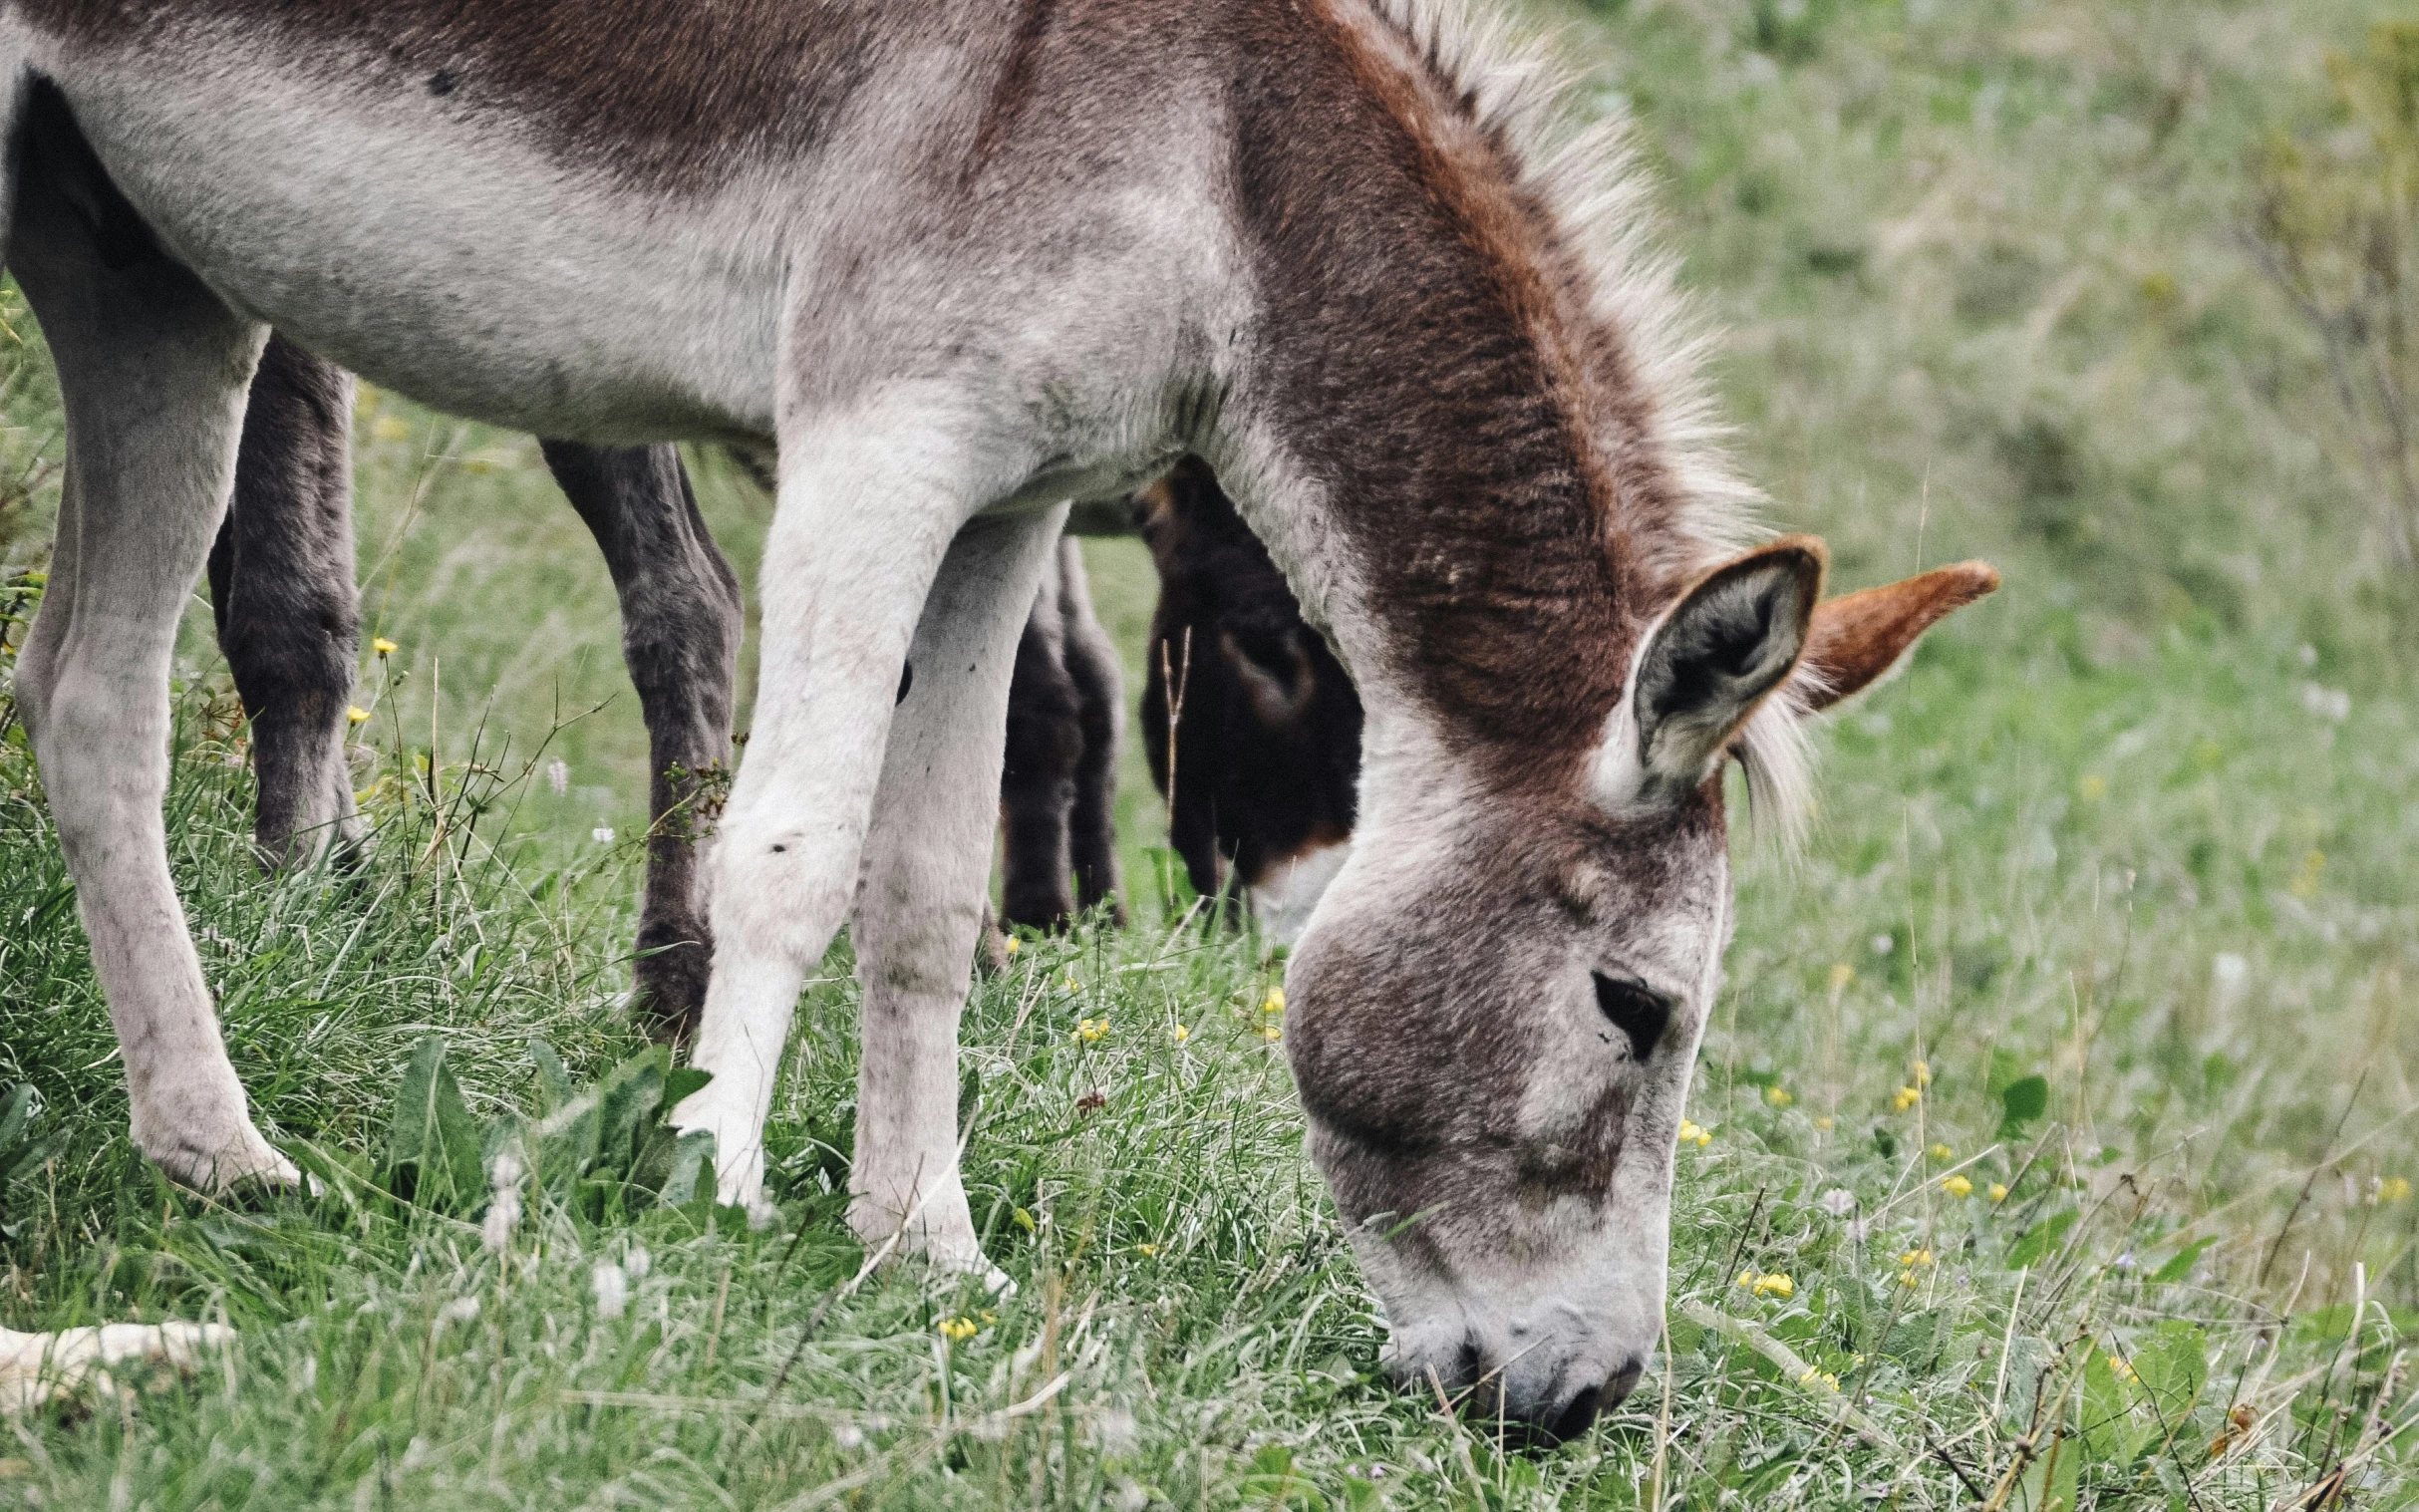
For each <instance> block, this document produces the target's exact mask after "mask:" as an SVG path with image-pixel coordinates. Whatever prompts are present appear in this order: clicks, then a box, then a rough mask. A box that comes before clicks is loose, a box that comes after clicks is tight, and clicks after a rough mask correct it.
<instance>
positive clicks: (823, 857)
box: [701, 822, 857, 971]
mask: <svg viewBox="0 0 2419 1512" xmlns="http://www.w3.org/2000/svg"><path fill="white" fill-rule="evenodd" d="M817 838H818V837H816V836H813V835H811V834H810V833H809V832H808V830H807V829H806V827H805V826H803V825H800V824H795V823H789V824H780V825H762V826H759V825H754V824H747V823H744V822H743V823H740V824H738V825H736V826H735V825H734V824H732V823H730V822H726V824H725V826H724V828H723V830H722V832H721V833H720V834H718V835H717V836H716V837H715V840H714V843H713V845H712V846H711V848H710V849H709V851H708V853H707V855H706V857H705V864H704V866H703V867H702V868H701V871H702V872H703V874H704V876H705V878H706V883H705V892H706V916H707V921H708V924H709V925H710V927H711V928H712V931H713V934H714V938H715V941H716V942H717V946H718V950H719V953H721V954H723V955H727V956H737V957H741V958H744V959H750V960H772V961H781V962H785V963H787V964H788V965H790V966H793V967H796V968H797V969H799V970H801V971H804V970H810V969H812V968H813V967H814V965H815V964H816V963H817V962H819V961H820V960H821V959H822V954H823V949H824V947H825V946H826V945H828V944H829V943H830V941H831V937H832V935H833V933H835V932H836V931H837V929H838V928H839V922H840V920H841V918H842V917H843V916H844V915H845V914H846V913H847V909H848V903H849V895H850V893H851V891H852V890H853V888H852V884H853V882H854V880H855V872H856V865H855V862H856V853H857V845H856V844H855V843H847V844H834V843H833V842H832V840H831V839H830V838H827V837H824V838H822V843H820V844H817V843H815V841H816V839H817Z"/></svg>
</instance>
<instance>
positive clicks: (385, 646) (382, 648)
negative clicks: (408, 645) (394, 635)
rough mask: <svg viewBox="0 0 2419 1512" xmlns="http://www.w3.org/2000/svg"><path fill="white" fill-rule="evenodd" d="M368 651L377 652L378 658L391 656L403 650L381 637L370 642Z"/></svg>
mask: <svg viewBox="0 0 2419 1512" xmlns="http://www.w3.org/2000/svg"><path fill="white" fill-rule="evenodd" d="M370 649H371V650H372V651H375V652H377V653H378V654H379V655H380V656H393V655H394V654H395V653H396V652H398V651H401V650H403V648H402V647H401V646H398V645H396V644H395V643H394V642H393V641H390V640H388V639H387V638H386V637H385V636H383V635H382V636H379V637H377V638H376V639H375V640H373V641H371V642H370Z"/></svg>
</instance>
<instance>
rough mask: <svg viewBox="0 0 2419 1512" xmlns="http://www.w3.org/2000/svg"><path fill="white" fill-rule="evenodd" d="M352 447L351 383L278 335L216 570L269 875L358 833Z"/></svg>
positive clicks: (213, 608) (258, 385)
mask: <svg viewBox="0 0 2419 1512" xmlns="http://www.w3.org/2000/svg"><path fill="white" fill-rule="evenodd" d="M352 438H353V375H352V374H350V373H347V372H346V371H344V370H343V369H342V368H338V367H336V366H334V365H332V364H330V363H326V362H322V361H321V360H320V359H318V358H316V357H314V356H312V355H311V354H310V353H308V352H305V351H303V350H302V349H301V348H300V347H297V346H294V345H293V344H292V343H290V342H288V341H286V340H285V339H284V338H282V337H277V336H272V337H270V338H269V344H268V349H267V350H266V351H265V352H264V353H263V354H262V355H261V359H260V367H259V370H258V371H257V373H256V374H255V375H254V377H253V379H252V395H251V401H250V408H249V409H248V410H246V412H245V414H244V422H243V440H242V444H241V446H240V447H239V449H238V450H237V453H236V460H235V492H234V498H233V502H232V503H231V504H230V506H229V507H228V509H227V516H226V520H225V522H224V523H223V524H221V525H220V526H219V529H218V539H217V541H216V543H215V544H214V545H212V546H211V548H210V562H209V575H210V612H211V614H212V616H213V617H214V618H215V619H216V620H217V624H218V645H219V648H220V650H222V651H223V652H224V653H225V655H226V659H227V666H228V668H229V669H230V670H231V671H232V672H233V673H234V675H235V691H236V693H237V695H238V696H239V697H240V698H241V699H242V700H243V707H244V712H245V714H246V715H248V716H249V717H250V720H251V726H252V765H253V770H254V771H255V773H256V774H257V779H258V785H259V806H258V808H257V810H256V812H255V815H254V818H253V838H254V841H255V843H256V844H257V845H258V847H259V852H260V861H261V864H262V865H263V866H268V867H277V866H283V865H286V864H288V863H290V862H294V861H298V860H301V859H304V858H305V857H308V856H311V855H315V854H317V853H319V851H320V850H321V849H322V848H323V847H324V846H326V845H328V844H330V843H331V842H334V843H336V844H339V845H341V846H348V847H349V846H351V845H353V844H355V843H357V842H358V841H359V839H360V837H361V821H360V819H359V817H358V816H357V815H356V814H355V812H354V808H353V779H352V774H351V772H350V771H348V770H347V769H346V766H345V757H344V747H345V729H346V723H345V710H346V708H347V707H348V704H349V702H350V700H351V696H352V691H353V658H354V656H355V653H356V648H357V645H358V641H359V635H360V629H361V594H360V590H359V589H357V588H356V587H355V586H354V583H353V448H352Z"/></svg>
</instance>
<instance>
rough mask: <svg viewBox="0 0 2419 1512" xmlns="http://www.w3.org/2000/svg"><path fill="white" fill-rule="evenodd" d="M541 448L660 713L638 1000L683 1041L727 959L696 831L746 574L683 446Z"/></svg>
mask: <svg viewBox="0 0 2419 1512" xmlns="http://www.w3.org/2000/svg"><path fill="white" fill-rule="evenodd" d="M542 445H543V448H544V451H545V454H546V465H547V466H549V467H551V468H553V469H554V480H555V481H556V482H558V483H560V484H561V485H562V489H563V492H564V493H565V494H567V495H569V497H570V499H571V507H573V508H574V509H577V510H578V511H579V516H580V518H581V519H582V520H584V521H586V522H587V525H588V529H589V531H590V532H591V533H593V534H594V535H595V536H596V543H597V545H598V546H599V547H600V548H602V549H603V551H604V553H605V566H606V568H607V569H608V570H609V571H611V572H612V574H613V587H614V591H615V592H616V593H617V594H619V595H620V597H621V606H622V656H623V659H624V660H625V661H627V662H628V663H629V665H630V681H631V683H632V684H633V685H634V686H635V687H636V688H637V689H638V702H639V711H640V714H641V715H642V716H643V717H644V718H645V720H646V722H647V746H648V767H649V778H648V783H647V810H648V814H649V817H650V819H651V823H650V825H649V828H648V835H647V890H646V897H645V899H644V901H643V903H642V904H641V907H640V911H639V928H638V961H637V965H636V967H635V969H634V975H635V976H636V978H637V980H638V991H637V993H636V995H635V1006H636V1008H637V1009H638V1012H639V1013H640V1015H641V1016H642V1017H643V1018H645V1019H646V1020H647V1022H648V1027H649V1030H650V1032H651V1033H653V1034H654V1035H655V1036H656V1037H657V1038H659V1039H663V1040H669V1041H672V1042H675V1043H678V1042H681V1041H684V1040H686V1039H688V1038H689V1036H690V1034H691V1032H692V1031H694V1030H695V1029H696V1028H697V1023H698V1017H699V1015H701V1014H702V1013H704V1012H705V1008H706V981H707V977H708V975H709V972H710V969H711V967H712V965H713V960H714V936H713V934H712V933H711V932H710V931H709V930H708V929H707V927H706V914H705V910H704V908H703V907H701V906H700V903H699V899H698V897H697V887H696V883H697V862H698V855H697V841H698V840H699V839H700V838H702V837H703V835H704V834H705V833H706V832H707V830H709V829H710V828H711V827H712V823H713V818H714V813H715V811H716V810H718V809H719V808H720V806H721V798H722V794H723V791H724V790H725V788H724V785H723V783H724V781H725V779H726V775H727V773H728V772H729V771H730V769H731V705H732V696H733V695H732V690H733V687H734V685H735V684H736V683H737V681H738V678H739V657H740V638H741V635H742V634H743V630H744V625H743V619H742V601H741V598H740V582H739V578H738V577H737V576H736V575H734V574H733V572H732V570H731V564H730V562H728V561H726V560H725V559H724V557H723V553H722V552H721V550H719V549H718V548H717V547H716V546H715V544H714V537H713V536H712V535H711V534H709V533H708V531H707V529H706V520H705V517H704V516H703V515H701V514H700V513H699V512H698V507H697V496H696V494H694V493H692V492H691V491H690V488H689V474H688V472H687V471H686V470H684V469H683V467H682V466H681V456H680V451H679V449H678V448H675V447H670V446H659V447H627V448H601V447H586V446H580V445H577V444H575V443H571V442H558V441H550V442H545V443H543V444H542ZM701 773H711V774H710V775H705V776H701V775H700V774H701Z"/></svg>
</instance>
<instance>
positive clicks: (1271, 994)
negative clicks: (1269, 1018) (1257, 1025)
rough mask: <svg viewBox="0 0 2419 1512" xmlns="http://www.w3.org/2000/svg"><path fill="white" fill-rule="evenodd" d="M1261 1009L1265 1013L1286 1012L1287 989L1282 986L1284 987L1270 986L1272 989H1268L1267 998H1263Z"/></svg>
mask: <svg viewBox="0 0 2419 1512" xmlns="http://www.w3.org/2000/svg"><path fill="white" fill-rule="evenodd" d="M1260 1011H1261V1012H1262V1013H1264V1014H1281V1013H1284V1012H1285V989H1284V988H1282V987H1272V988H1270V989H1269V990H1268V997H1267V998H1265V999H1263V1000H1262V1001H1261V1004H1260Z"/></svg>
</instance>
